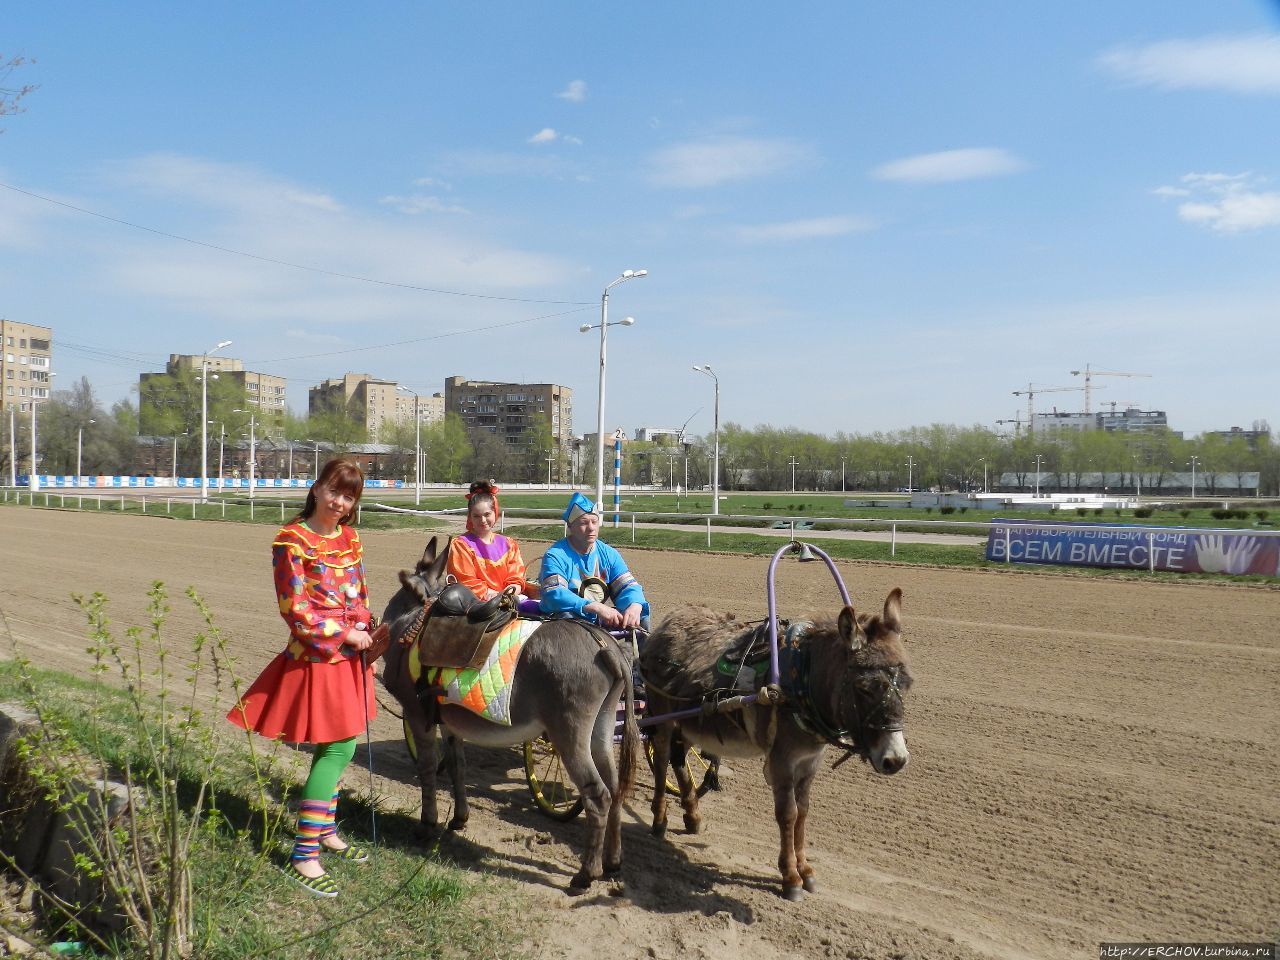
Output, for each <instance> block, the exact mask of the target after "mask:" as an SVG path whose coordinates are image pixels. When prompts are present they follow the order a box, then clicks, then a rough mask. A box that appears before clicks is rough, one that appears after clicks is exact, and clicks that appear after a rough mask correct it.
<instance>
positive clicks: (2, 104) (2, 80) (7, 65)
mask: <svg viewBox="0 0 1280 960" xmlns="http://www.w3.org/2000/svg"><path fill="white" fill-rule="evenodd" d="M33 63H35V61H34V60H31V59H29V58H27V57H22V56H17V57H6V56H5V55H4V54H0V117H5V116H9V115H11V114H15V113H22V112H23V108H22V107H21V106H20V104H21V102H22V99H23V98H24V97H26V95H27V94H29V93H31V92H32V91H33V90H35V89H36V84H33V83H27V84H23V85H22V86H20V87H14V86H10V85H9V75H10V74H12V73H13V71H14V70H16V69H18V67H25V66H29V65H30V64H33ZM3 132H4V128H3V127H0V133H3Z"/></svg>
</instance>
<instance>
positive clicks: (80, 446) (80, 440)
mask: <svg viewBox="0 0 1280 960" xmlns="http://www.w3.org/2000/svg"><path fill="white" fill-rule="evenodd" d="M97 422H98V421H97V420H90V421H88V423H82V424H81V425H80V429H79V430H77V431H76V486H77V487H78V486H80V463H81V460H80V454H81V453H82V452H83V451H84V428H85V427H87V426H88V425H89V424H90V423H97Z"/></svg>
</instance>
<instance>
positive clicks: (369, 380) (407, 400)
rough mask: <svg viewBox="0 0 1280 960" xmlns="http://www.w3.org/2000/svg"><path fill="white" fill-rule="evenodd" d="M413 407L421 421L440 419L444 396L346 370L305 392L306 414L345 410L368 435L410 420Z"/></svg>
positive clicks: (411, 420)
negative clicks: (417, 393) (361, 425)
mask: <svg viewBox="0 0 1280 960" xmlns="http://www.w3.org/2000/svg"><path fill="white" fill-rule="evenodd" d="M415 409H416V410H417V411H418V418H419V419H420V420H421V422H422V423H434V422H436V421H438V420H443V419H444V398H443V397H441V396H440V394H438V393H437V394H435V395H434V396H431V397H427V396H419V395H416V394H414V393H412V392H411V391H408V390H406V389H405V388H403V387H400V386H399V385H398V384H397V383H396V382H395V381H394V380H380V379H377V378H375V377H372V376H370V375H369V374H367V373H348V374H345V375H343V376H342V377H337V378H335V379H332V380H325V381H324V382H323V383H320V384H318V385H316V386H314V387H312V388H311V389H310V390H308V391H307V411H308V413H309V414H316V413H320V412H322V411H325V410H345V411H346V412H347V414H348V415H349V416H350V417H351V419H352V420H354V421H355V422H356V423H360V424H363V426H364V428H365V429H366V430H368V431H369V436H370V437H378V436H380V434H381V431H382V430H383V429H384V427H387V426H390V425H391V424H394V423H404V422H406V421H407V422H409V423H412V422H413V415H414V410H415Z"/></svg>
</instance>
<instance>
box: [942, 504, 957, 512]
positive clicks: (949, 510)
mask: <svg viewBox="0 0 1280 960" xmlns="http://www.w3.org/2000/svg"><path fill="white" fill-rule="evenodd" d="M938 512H939V513H945V514H951V513H955V512H956V508H955V507H953V506H950V505H947V506H945V507H939V508H938Z"/></svg>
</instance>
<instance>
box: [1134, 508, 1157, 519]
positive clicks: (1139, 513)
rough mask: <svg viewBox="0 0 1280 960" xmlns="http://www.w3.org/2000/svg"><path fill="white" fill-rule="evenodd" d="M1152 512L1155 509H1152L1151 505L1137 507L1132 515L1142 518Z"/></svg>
mask: <svg viewBox="0 0 1280 960" xmlns="http://www.w3.org/2000/svg"><path fill="white" fill-rule="evenodd" d="M1153 513H1155V510H1153V509H1152V508H1151V507H1138V508H1137V509H1136V510H1134V511H1133V515H1134V516H1135V517H1139V518H1141V519H1143V520H1145V519H1146V518H1147V517H1149V516H1151V515H1152V514H1153Z"/></svg>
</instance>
